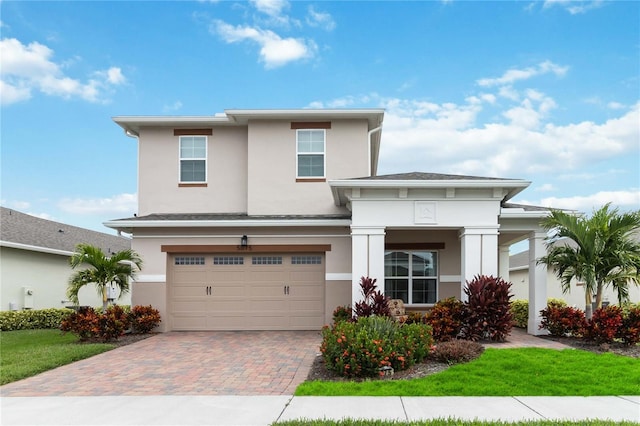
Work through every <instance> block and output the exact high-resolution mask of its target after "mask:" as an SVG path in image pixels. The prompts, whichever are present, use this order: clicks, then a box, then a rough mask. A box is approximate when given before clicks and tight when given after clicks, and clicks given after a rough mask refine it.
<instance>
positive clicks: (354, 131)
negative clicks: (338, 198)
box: [247, 120, 368, 215]
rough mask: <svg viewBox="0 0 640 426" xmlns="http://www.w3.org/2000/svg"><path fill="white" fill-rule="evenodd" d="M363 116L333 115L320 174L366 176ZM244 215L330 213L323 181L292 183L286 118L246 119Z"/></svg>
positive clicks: (292, 149) (292, 148)
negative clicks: (334, 116) (246, 157)
mask: <svg viewBox="0 0 640 426" xmlns="http://www.w3.org/2000/svg"><path fill="white" fill-rule="evenodd" d="M367 144H368V139H367V122H366V121H365V120H359V121H353V120H333V121H332V122H331V129H327V130H326V168H325V174H326V179H327V180H331V179H342V178H351V177H361V176H367V175H368V147H367V146H368V145H367ZM248 163H249V181H248V199H249V201H248V211H247V212H248V214H249V215H269V214H335V213H346V212H347V210H346V209H345V208H344V207H336V206H335V204H334V201H333V198H332V195H331V190H330V188H329V185H328V184H327V183H326V182H296V131H295V130H292V129H291V122H290V121H251V122H249V152H248Z"/></svg>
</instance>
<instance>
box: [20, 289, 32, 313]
mask: <svg viewBox="0 0 640 426" xmlns="http://www.w3.org/2000/svg"><path fill="white" fill-rule="evenodd" d="M22 291H23V293H22V294H23V299H22V301H23V303H22V308H23V309H33V299H34V296H33V288H31V287H22Z"/></svg>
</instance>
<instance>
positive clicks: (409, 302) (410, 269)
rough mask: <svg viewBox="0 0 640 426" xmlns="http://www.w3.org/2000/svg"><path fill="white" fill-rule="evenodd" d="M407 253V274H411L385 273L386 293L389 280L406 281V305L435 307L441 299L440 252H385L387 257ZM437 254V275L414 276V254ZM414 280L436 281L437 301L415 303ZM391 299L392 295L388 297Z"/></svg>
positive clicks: (435, 268)
mask: <svg viewBox="0 0 640 426" xmlns="http://www.w3.org/2000/svg"><path fill="white" fill-rule="evenodd" d="M399 252H402V253H407V254H408V255H409V263H408V265H407V273H408V274H409V275H408V276H388V275H387V274H386V272H385V277H384V288H385V292H386V287H387V280H388V279H389V280H394V279H400V280H403V279H406V280H407V281H408V286H407V301H406V302H405V304H407V305H409V306H433V305H435V304H436V303H437V302H438V297H439V291H438V290H439V287H440V282H439V279H438V276H439V274H440V271H439V268H440V252H439V251H438V250H385V252H384V253H385V256H386V255H387V253H399ZM420 252H422V253H435V254H436V264H435V265H434V270H435V275H433V276H416V277H414V276H413V254H414V253H420ZM414 278H415V279H416V280H435V282H436V284H435V285H436V294H435V301H434V302H433V303H413V280H414ZM388 296H390V297H391V295H388Z"/></svg>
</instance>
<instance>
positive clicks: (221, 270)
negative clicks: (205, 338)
mask: <svg viewBox="0 0 640 426" xmlns="http://www.w3.org/2000/svg"><path fill="white" fill-rule="evenodd" d="M202 256H204V264H198V265H174V264H173V262H170V268H171V272H170V276H171V282H170V283H169V288H170V290H169V294H170V306H171V308H170V313H171V316H172V320H173V322H172V328H173V329H175V330H178V329H180V330H188V329H192V330H243V329H246V330H309V329H316V330H317V329H320V328H322V326H323V325H324V292H325V288H324V283H325V281H324V277H325V269H324V256H323V255H311V256H308V257H306V260H305V259H303V260H302V262H306V261H308V259H311V258H313V259H314V261H315V263H313V264H304V263H300V262H301V260H300V257H299V256H298V258H296V260H295V261H293V259H292V256H291V255H286V254H284V255H279V254H275V255H273V254H270V253H269V254H264V255H262V254H260V253H251V254H244V255H240V256H238V255H237V254H234V255H225V254H222V255H217V254H216V261H215V262H214V257H213V256H212V255H196V256H195V257H200V258H201V257H202ZM254 257H255V258H256V259H257V261H258V262H264V263H265V264H253V262H252V258H254ZM302 257H305V256H302ZM223 258H225V259H226V260H225V259H223ZM231 260H233V262H235V264H222V263H221V262H223V261H224V262H226V261H229V262H230V261H231ZM280 260H281V261H280ZM216 262H217V263H216ZM267 262H270V263H267ZM209 287H210V288H211V291H208V290H207V289H208V288H209ZM287 290H288V291H287Z"/></svg>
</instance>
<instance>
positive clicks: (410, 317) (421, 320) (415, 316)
mask: <svg viewBox="0 0 640 426" xmlns="http://www.w3.org/2000/svg"><path fill="white" fill-rule="evenodd" d="M426 320H427V317H426V316H425V315H424V314H423V313H421V312H407V319H405V320H401V321H402V322H404V323H405V324H426Z"/></svg>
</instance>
